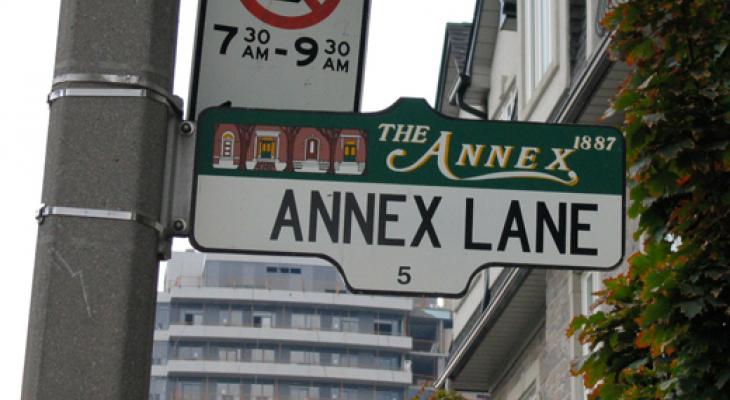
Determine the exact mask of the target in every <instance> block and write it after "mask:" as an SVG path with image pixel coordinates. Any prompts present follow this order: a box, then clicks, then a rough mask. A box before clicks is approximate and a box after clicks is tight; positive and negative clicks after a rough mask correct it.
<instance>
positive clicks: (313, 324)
mask: <svg viewBox="0 0 730 400" xmlns="http://www.w3.org/2000/svg"><path fill="white" fill-rule="evenodd" d="M320 326H321V325H320V317H319V315H316V314H300V313H296V314H292V316H291V327H292V328H295V329H319V328H320Z"/></svg>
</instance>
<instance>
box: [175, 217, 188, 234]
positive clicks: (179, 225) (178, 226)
mask: <svg viewBox="0 0 730 400" xmlns="http://www.w3.org/2000/svg"><path fill="white" fill-rule="evenodd" d="M187 226H188V224H187V223H185V221H184V220H182V219H176V220H175V221H174V222H173V223H172V229H174V230H175V232H182V231H184V230H185V228H186V227H187Z"/></svg>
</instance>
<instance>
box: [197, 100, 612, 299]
mask: <svg viewBox="0 0 730 400" xmlns="http://www.w3.org/2000/svg"><path fill="white" fill-rule="evenodd" d="M198 132H199V133H198V138H197V144H196V166H195V182H196V188H195V190H194V198H195V199H194V203H195V204H194V218H193V219H194V221H193V229H192V232H193V233H192V236H193V243H194V246H195V247H196V248H198V249H200V250H204V251H224V252H241V253H251V254H287V255H309V256H317V257H321V258H324V259H327V260H329V261H330V262H331V263H332V264H333V265H335V266H336V267H338V268H339V269H340V270H341V272H342V273H343V275H344V277H345V280H346V282H347V284H348V285H349V286H350V288H351V289H353V290H355V291H364V292H390V293H401V294H433V295H436V294H438V295H445V296H454V295H458V294H460V293H463V292H464V291H465V289H466V287H467V284H468V281H469V279H470V278H471V277H472V276H473V274H475V273H476V272H477V271H478V270H479V269H480V268H483V267H486V266H489V265H497V266H526V267H537V268H561V269H596V270H606V269H611V268H614V267H616V266H618V265H619V264H620V263H621V261H622V259H623V254H624V223H625V222H624V185H625V182H624V143H623V139H622V136H621V134H620V133H619V132H618V131H617V130H616V129H613V128H610V127H593V126H582V125H550V124H535V123H521V122H498V121H475V120H459V119H452V118H449V117H445V116H442V115H440V114H438V113H436V112H435V111H433V110H432V109H431V108H430V107H429V106H428V104H427V103H426V102H425V101H423V100H420V99H401V100H399V101H398V102H397V103H396V104H394V105H393V106H391V107H390V108H389V109H387V110H385V111H382V112H379V113H372V114H348V113H322V112H300V111H297V112H295V111H269V110H253V109H232V108H215V109H209V110H207V111H206V112H204V113H203V114H202V115H201V118H200V121H199V124H198Z"/></svg>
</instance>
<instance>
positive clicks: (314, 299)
mask: <svg viewBox="0 0 730 400" xmlns="http://www.w3.org/2000/svg"><path fill="white" fill-rule="evenodd" d="M159 300H162V301H170V300H172V301H178V300H200V301H255V302H259V303H280V304H286V303H296V304H299V305H304V304H307V305H314V306H317V305H321V306H340V307H358V308H371V309H379V310H393V311H410V310H412V309H413V300H412V299H409V298H399V297H385V296H370V295H355V294H350V293H346V292H339V293H337V292H334V293H329V292H316V291H296V290H277V289H266V288H244V287H235V288H233V287H209V286H197V287H196V286H180V287H173V288H171V289H170V291H169V292H168V293H163V294H160V299H159Z"/></svg>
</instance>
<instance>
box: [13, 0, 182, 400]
mask: <svg viewBox="0 0 730 400" xmlns="http://www.w3.org/2000/svg"><path fill="white" fill-rule="evenodd" d="M39 7H40V6H39ZM178 8H179V0H136V1H131V0H126V1H124V0H122V1H120V0H63V1H62V5H61V15H60V25H59V35H58V43H57V50H56V66H55V76H56V79H55V80H54V82H55V84H54V88H53V89H54V98H56V99H55V101H53V102H52V105H51V111H50V122H49V131H48V145H47V149H46V165H45V176H44V182H43V198H42V201H43V203H45V204H46V205H47V206H49V207H74V208H75V210H76V211H77V212H79V211H80V212H81V213H82V214H83V212H84V210H88V209H96V210H111V211H130V212H135V213H140V214H142V215H147V216H149V217H150V218H151V219H159V216H160V208H161V198H162V187H163V165H164V162H165V160H164V158H165V146H166V140H167V131H168V124H169V123H170V121H171V120H170V118H171V117H174V114H173V113H171V111H170V107H168V106H167V105H166V104H165V103H164V98H165V94H167V93H169V91H170V90H171V88H172V82H173V71H174V59H175V42H176V35H177V19H178ZM134 88H138V89H144V90H136V91H135V90H132V89H134ZM119 89H129V91H127V92H124V91H120V90H119ZM120 96H121V97H120ZM26 124H27V125H28V126H32V124H33V121H26ZM48 210H50V211H49V212H48V214H49V215H48V216H47V218H45V220H44V221H43V223H42V224H41V225H40V226H39V229H38V244H37V248H36V264H35V272H34V278H33V294H32V300H31V308H30V320H29V330H28V341H27V347H26V356H25V371H24V377H23V392H22V399H25V400H45V399H49V400H50V399H54V400H57V399H104V400H122V399H124V400H129V399H140V400H142V399H147V398H148V390H149V389H148V388H149V374H150V352H151V348H152V337H153V325H154V307H155V295H156V293H155V292H156V284H157V274H158V258H157V257H158V240H159V236H158V232H157V231H155V229H153V228H152V227H151V226H150V224H146V223H145V221H140V220H137V221H125V220H115V219H98V218H88V217H84V216H81V217H79V216H70V215H68V213H66V215H64V213H63V212H59V210H61V209H56V210H55V212H54V209H52V208H49V209H48ZM61 211H62V210H61ZM96 213H97V214H99V213H101V214H102V216H103V215H104V212H99V211H97V212H96ZM113 215H117V214H113V213H109V216H113ZM117 216H118V215H117Z"/></svg>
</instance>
